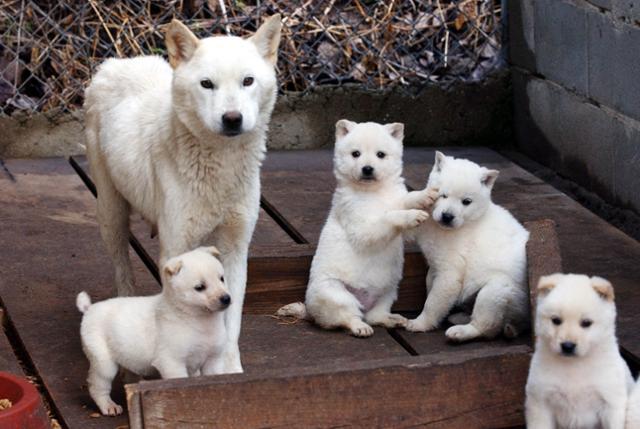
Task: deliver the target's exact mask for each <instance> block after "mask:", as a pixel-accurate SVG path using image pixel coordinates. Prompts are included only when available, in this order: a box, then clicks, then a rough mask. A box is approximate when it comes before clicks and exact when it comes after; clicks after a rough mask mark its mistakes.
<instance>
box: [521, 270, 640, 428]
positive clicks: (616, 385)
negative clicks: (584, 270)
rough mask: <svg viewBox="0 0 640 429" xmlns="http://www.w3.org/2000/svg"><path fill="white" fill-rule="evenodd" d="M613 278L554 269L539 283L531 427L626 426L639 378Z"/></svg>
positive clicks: (530, 386) (529, 396) (529, 387)
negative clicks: (624, 338)
mask: <svg viewBox="0 0 640 429" xmlns="http://www.w3.org/2000/svg"><path fill="white" fill-rule="evenodd" d="M613 298H614V296H613V287H612V286H611V283H609V282H608V281H607V280H605V279H603V278H600V277H591V278H589V277H587V276H585V275H575V274H567V275H565V274H554V275H551V276H546V277H542V278H541V279H540V282H539V283H538V305H537V310H536V323H535V330H536V350H535V353H534V354H533V358H532V360H531V368H530V370H529V378H528V380H527V388H526V391H527V402H526V416H527V427H528V428H529V429H550V428H554V427H560V428H571V429H582V428H584V429H587V428H600V427H602V428H607V429H623V428H624V424H625V408H626V405H627V395H628V392H629V390H630V389H631V387H632V385H633V379H632V377H631V373H630V371H629V368H628V367H627V364H626V363H625V362H624V360H623V359H622V357H621V356H620V351H619V349H618V342H617V340H616V333H615V329H616V328H615V326H616V307H615V304H614V301H613Z"/></svg>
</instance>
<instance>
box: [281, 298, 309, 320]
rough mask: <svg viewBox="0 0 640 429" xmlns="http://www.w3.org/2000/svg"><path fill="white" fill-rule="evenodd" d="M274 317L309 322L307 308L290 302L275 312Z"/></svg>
mask: <svg viewBox="0 0 640 429" xmlns="http://www.w3.org/2000/svg"><path fill="white" fill-rule="evenodd" d="M276 316H281V317H295V318H297V319H304V320H310V317H309V315H308V314H307V307H306V306H305V305H304V303H302V302H292V303H291V304H287V305H285V306H284V307H281V308H280V309H279V310H278V311H276Z"/></svg>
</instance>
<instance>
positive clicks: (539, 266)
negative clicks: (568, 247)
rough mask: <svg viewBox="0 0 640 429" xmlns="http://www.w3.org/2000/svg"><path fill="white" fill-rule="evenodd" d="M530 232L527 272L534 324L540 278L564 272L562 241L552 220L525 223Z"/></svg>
mask: <svg viewBox="0 0 640 429" xmlns="http://www.w3.org/2000/svg"><path fill="white" fill-rule="evenodd" d="M525 228H527V230H528V231H529V241H528V242H527V272H528V280H529V299H530V301H531V315H532V318H531V320H532V323H533V319H534V315H535V309H536V298H537V286H538V281H539V280H540V277H542V276H546V275H549V274H554V273H559V272H562V256H561V255H560V241H559V240H558V233H557V231H556V223H555V222H554V221H553V220H551V219H542V220H538V221H532V222H525Z"/></svg>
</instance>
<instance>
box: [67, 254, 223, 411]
mask: <svg viewBox="0 0 640 429" xmlns="http://www.w3.org/2000/svg"><path fill="white" fill-rule="evenodd" d="M218 255H219V252H218V250H217V249H216V248H215V247H201V248H198V249H196V250H193V251H191V252H188V253H185V254H183V255H180V256H176V257H174V258H171V259H169V261H167V263H166V264H165V265H164V267H163V269H162V284H163V288H162V293H160V294H158V295H154V296H148V297H130V298H124V297H123V298H113V299H108V300H106V301H102V302H98V303H95V304H92V303H91V300H90V298H89V295H87V293H86V292H81V293H80V294H78V298H77V300H76V305H77V307H78V309H79V310H80V311H81V312H82V313H84V316H83V318H82V324H81V327H80V335H81V337H82V347H83V349H84V352H85V355H86V356H87V358H88V359H89V363H90V368H89V376H88V378H87V381H88V385H89V394H90V395H91V398H93V400H94V401H95V403H96V404H97V405H98V408H100V412H101V413H102V414H105V415H117V414H120V413H121V412H122V407H121V406H120V405H118V404H116V403H115V402H113V400H112V399H111V383H112V381H113V378H114V377H115V376H116V374H117V372H118V367H119V366H121V367H123V368H125V369H127V370H129V371H131V372H134V373H136V374H139V375H142V376H145V375H152V374H155V372H156V370H157V371H158V372H159V373H160V376H161V377H162V378H176V377H187V376H193V375H199V374H202V375H210V374H220V373H222V372H223V367H224V365H223V364H224V361H223V359H222V356H221V355H222V352H223V350H224V345H225V342H226V340H227V331H226V329H225V323H224V310H225V309H226V308H227V307H228V306H229V304H230V303H231V297H230V296H229V293H228V290H227V288H226V286H225V282H224V277H223V275H224V272H223V268H222V264H221V263H220V261H219V260H218V259H217V256H218Z"/></svg>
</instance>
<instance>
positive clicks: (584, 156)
mask: <svg viewBox="0 0 640 429" xmlns="http://www.w3.org/2000/svg"><path fill="white" fill-rule="evenodd" d="M508 19H509V24H508V25H509V40H510V42H509V58H510V63H511V66H512V67H511V70H512V71H511V73H512V82H513V91H514V134H515V138H516V145H517V147H518V149H519V150H521V151H522V152H524V153H525V154H527V155H528V156H530V157H531V158H533V159H535V160H536V161H538V162H540V163H542V164H544V165H546V166H548V167H550V168H552V169H554V170H556V171H557V172H558V173H559V174H561V175H562V176H565V177H567V178H569V179H572V180H574V181H576V182H577V183H579V184H580V185H582V186H584V187H586V188H588V189H590V190H592V191H594V192H596V193H598V194H599V195H601V196H602V197H603V198H605V199H606V200H608V201H610V202H612V203H614V204H616V205H619V206H622V207H626V208H631V209H632V210H634V211H635V212H636V213H640V0H508Z"/></svg>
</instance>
